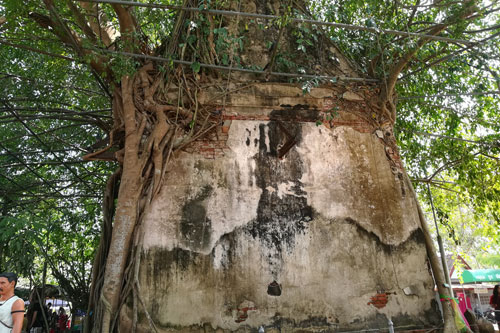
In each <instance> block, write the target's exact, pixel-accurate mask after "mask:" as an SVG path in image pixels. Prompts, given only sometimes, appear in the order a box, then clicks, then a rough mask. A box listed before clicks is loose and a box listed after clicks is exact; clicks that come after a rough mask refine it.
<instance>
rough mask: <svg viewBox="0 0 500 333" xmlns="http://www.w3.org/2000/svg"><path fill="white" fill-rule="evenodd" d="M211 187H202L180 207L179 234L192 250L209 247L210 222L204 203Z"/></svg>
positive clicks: (210, 191)
mask: <svg viewBox="0 0 500 333" xmlns="http://www.w3.org/2000/svg"><path fill="white" fill-rule="evenodd" d="M212 191H213V189H212V187H211V186H209V185H206V186H204V187H203V188H202V189H201V191H200V192H199V193H198V194H197V195H196V196H195V197H194V198H192V199H190V200H188V201H187V202H186V204H185V205H184V206H183V207H182V218H181V223H180V232H181V237H182V241H183V242H184V243H185V244H186V245H188V246H189V247H190V248H192V249H193V250H202V249H204V248H206V247H207V246H209V245H210V237H211V227H212V222H211V221H210V219H209V218H208V217H207V209H206V208H205V203H204V201H205V200H206V199H207V198H208V197H209V196H210V195H211V194H212Z"/></svg>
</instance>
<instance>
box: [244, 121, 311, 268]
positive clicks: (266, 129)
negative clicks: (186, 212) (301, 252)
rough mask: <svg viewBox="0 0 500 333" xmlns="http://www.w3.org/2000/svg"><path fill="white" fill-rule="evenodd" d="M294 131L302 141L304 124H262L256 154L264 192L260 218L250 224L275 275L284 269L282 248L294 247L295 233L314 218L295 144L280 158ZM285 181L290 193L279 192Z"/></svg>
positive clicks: (256, 176) (273, 122) (300, 231)
mask: <svg viewBox="0 0 500 333" xmlns="http://www.w3.org/2000/svg"><path fill="white" fill-rule="evenodd" d="M283 127H285V128H286V132H288V133H286V132H285V131H284V130H283ZM266 134H267V136H268V137H267V138H266ZM290 135H292V136H294V137H295V139H296V141H297V142H298V144H300V139H301V124H297V123H290V122H289V123H285V124H282V126H279V125H278V123H277V122H276V121H270V122H269V123H268V124H261V125H259V152H258V153H257V154H256V155H255V156H254V160H255V162H256V170H255V178H256V183H257V184H256V185H257V186H258V187H259V188H260V189H261V190H262V194H261V197H260V199H259V203H258V207H257V218H256V219H255V220H254V221H252V222H251V223H249V224H248V225H247V227H246V228H247V231H248V232H249V233H250V234H251V235H252V236H253V237H254V238H259V239H260V241H261V242H262V244H263V246H264V247H266V248H267V249H268V251H267V252H268V258H267V260H268V262H269V264H270V266H271V273H272V274H273V275H276V274H277V273H278V272H279V270H280V266H281V261H282V252H283V251H284V250H286V249H288V250H291V249H293V247H294V245H295V235H296V234H298V233H303V232H304V230H305V229H306V227H307V224H308V223H309V221H311V220H312V219H313V210H312V208H311V206H309V205H308V204H307V198H306V195H305V194H306V193H305V192H304V190H303V188H302V183H301V182H300V179H301V178H302V174H303V171H304V164H303V162H302V160H301V158H300V155H299V154H298V153H297V151H296V150H295V149H293V148H292V149H291V150H290V151H289V152H288V153H287V155H286V156H285V157H284V158H283V159H278V150H279V148H280V147H281V146H282V145H283V144H284V143H285V142H286V141H287V140H289V136H290ZM266 139H267V140H266ZM266 142H268V143H269V146H267V144H266ZM283 184H289V185H288V186H289V188H288V191H287V193H278V186H279V185H281V186H283Z"/></svg>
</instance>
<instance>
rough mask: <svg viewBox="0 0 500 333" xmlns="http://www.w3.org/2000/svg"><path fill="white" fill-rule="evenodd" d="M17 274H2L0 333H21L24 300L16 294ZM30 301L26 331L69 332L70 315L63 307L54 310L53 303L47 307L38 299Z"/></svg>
mask: <svg viewBox="0 0 500 333" xmlns="http://www.w3.org/2000/svg"><path fill="white" fill-rule="evenodd" d="M16 284H17V275H16V274H14V273H2V274H0V333H21V331H22V329H23V323H24V313H25V309H24V301H23V300H22V299H21V298H19V297H17V296H16V295H14V288H15V287H16ZM31 301H32V302H31V303H30V307H29V309H28V315H27V319H28V321H27V326H26V331H27V332H29V333H42V332H45V333H46V332H47V331H46V330H45V327H47V325H48V328H49V333H60V332H67V331H68V328H67V324H68V315H67V314H66V311H65V310H64V308H63V307H60V308H59V311H58V313H56V312H55V311H52V309H51V304H50V303H49V304H48V306H47V307H46V306H45V305H42V304H40V303H39V302H38V301H36V300H35V301H33V300H31Z"/></svg>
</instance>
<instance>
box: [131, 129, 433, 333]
mask: <svg viewBox="0 0 500 333" xmlns="http://www.w3.org/2000/svg"><path fill="white" fill-rule="evenodd" d="M283 128H284V129H283ZM290 136H291V137H294V138H295V141H296V143H295V144H294V145H293V146H292V147H291V149H290V150H289V151H287V153H286V155H285V156H284V157H283V158H282V159H279V158H278V155H279V153H280V149H282V148H283V146H285V145H286V144H287V141H289V140H290ZM226 147H227V149H226V150H225V151H226V153H225V154H224V156H220V157H217V158H213V159H207V158H203V157H202V156H201V155H199V154H193V153H180V155H179V156H177V158H175V159H174V160H173V162H172V163H171V165H170V171H169V176H168V177H167V180H166V183H165V185H164V186H163V189H162V192H161V194H160V195H159V196H158V198H157V199H156V200H155V201H154V202H153V204H152V206H151V209H150V211H148V212H147V215H146V217H145V219H144V221H145V222H144V223H143V226H142V227H143V228H142V232H143V237H144V242H143V249H142V250H143V258H142V261H141V270H140V281H141V285H142V286H143V288H142V290H143V295H142V297H143V299H144V301H145V304H146V306H147V308H148V312H149V313H150V314H151V316H152V318H153V320H154V322H155V323H156V325H157V328H158V329H159V331H160V332H171V331H172V332H173V331H175V332H197V331H200V332H207V331H216V330H217V329H218V330H219V331H218V332H222V331H224V332H229V331H238V330H240V331H249V332H250V331H256V330H257V329H258V328H259V327H260V326H262V327H264V328H266V329H267V330H268V331H269V330H271V331H272V329H275V330H281V331H282V332H295V331H297V332H299V331H300V332H316V331H318V330H320V331H334V330H339V329H342V330H344V329H345V330H350V329H352V330H354V329H366V328H379V327H382V328H385V327H387V320H388V318H391V319H392V321H393V322H394V324H395V326H405V327H422V326H431V325H436V324H439V321H440V318H439V315H438V313H437V308H436V307H435V301H434V293H433V290H432V289H433V286H434V283H433V281H432V278H431V275H430V273H429V271H428V267H427V263H426V252H425V246H424V243H423V237H422V234H421V230H420V228H419V221H418V216H417V209H416V203H415V201H414V199H413V198H412V197H410V195H407V193H408V191H407V190H406V185H405V184H403V183H402V180H401V179H400V178H399V177H398V176H397V173H395V172H393V169H391V167H390V164H389V162H388V160H387V155H386V148H385V147H384V145H383V144H382V143H381V140H380V139H379V137H377V135H376V134H374V133H361V132H359V131H356V130H354V129H352V128H350V127H347V126H341V127H335V128H333V129H328V128H326V127H324V126H317V125H316V124H315V123H313V122H280V123H278V122H277V121H262V120H233V121H232V124H231V126H230V128H229V131H228V136H227V142H226ZM129 311H130V309H129V308H127V307H125V308H124V310H123V316H122V317H123V318H125V319H124V320H125V321H126V320H127V319H126V317H127V314H128V313H129ZM141 325H142V327H143V330H144V331H148V326H147V323H146V320H145V319H144V318H143V320H142V324H141Z"/></svg>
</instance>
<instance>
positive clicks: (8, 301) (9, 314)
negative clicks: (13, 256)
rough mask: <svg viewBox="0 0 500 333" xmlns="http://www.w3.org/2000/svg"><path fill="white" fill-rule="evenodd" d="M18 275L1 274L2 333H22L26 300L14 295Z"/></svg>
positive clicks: (0, 308)
mask: <svg viewBox="0 0 500 333" xmlns="http://www.w3.org/2000/svg"><path fill="white" fill-rule="evenodd" d="M16 284H17V275H16V274H14V273H1V274H0V333H21V329H22V328H23V320H24V301H23V300H22V299H20V298H19V297H17V296H16V295H14V288H15V287H16Z"/></svg>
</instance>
